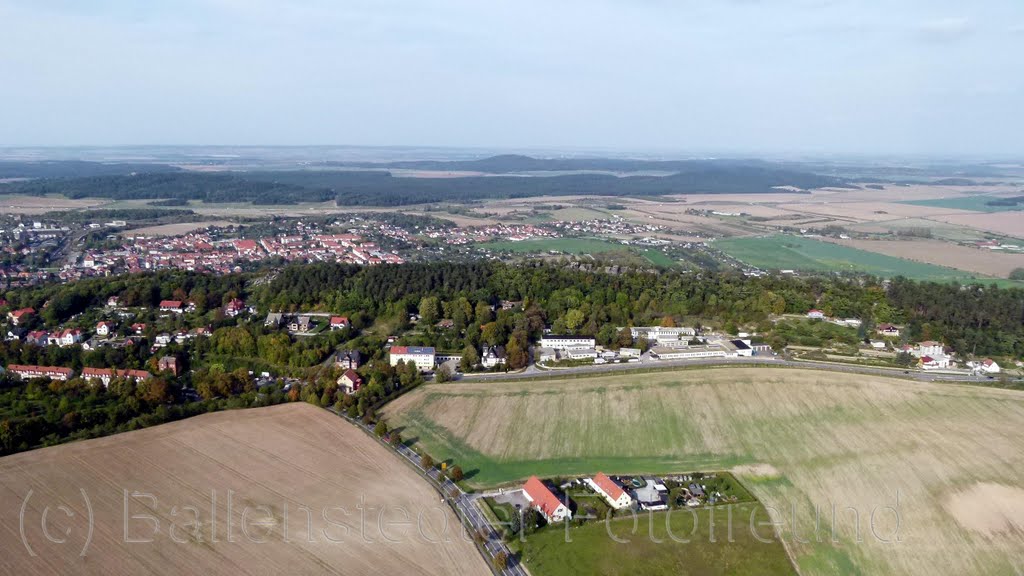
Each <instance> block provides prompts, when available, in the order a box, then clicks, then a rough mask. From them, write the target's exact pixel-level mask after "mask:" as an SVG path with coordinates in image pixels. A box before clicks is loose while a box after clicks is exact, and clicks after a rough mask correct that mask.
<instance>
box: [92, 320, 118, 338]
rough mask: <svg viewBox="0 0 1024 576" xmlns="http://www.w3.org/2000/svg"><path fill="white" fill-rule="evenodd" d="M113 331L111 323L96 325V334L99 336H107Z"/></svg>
mask: <svg viewBox="0 0 1024 576" xmlns="http://www.w3.org/2000/svg"><path fill="white" fill-rule="evenodd" d="M113 329H114V325H113V323H111V322H100V323H99V324H97V325H96V334H99V335H100V336H107V335H109V334H110V331H111V330H113Z"/></svg>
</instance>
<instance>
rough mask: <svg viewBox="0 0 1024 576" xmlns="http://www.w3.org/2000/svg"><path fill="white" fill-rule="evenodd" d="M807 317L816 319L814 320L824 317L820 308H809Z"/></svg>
mask: <svg viewBox="0 0 1024 576" xmlns="http://www.w3.org/2000/svg"><path fill="white" fill-rule="evenodd" d="M807 317H808V318H811V319H816V320H824V319H825V313H824V312H822V311H821V310H811V311H809V312H807Z"/></svg>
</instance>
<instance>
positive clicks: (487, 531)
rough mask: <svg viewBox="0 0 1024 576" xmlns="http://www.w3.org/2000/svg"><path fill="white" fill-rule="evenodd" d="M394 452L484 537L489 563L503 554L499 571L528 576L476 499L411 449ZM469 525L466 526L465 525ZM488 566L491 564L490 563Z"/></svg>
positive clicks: (366, 428)
mask: <svg viewBox="0 0 1024 576" xmlns="http://www.w3.org/2000/svg"><path fill="white" fill-rule="evenodd" d="M328 410H330V411H331V412H334V413H335V414H338V413H337V412H335V411H334V409H333V408H328ZM338 415H339V416H341V417H342V418H344V419H345V420H348V421H349V422H350V423H351V424H353V425H354V426H358V427H360V428H362V429H363V430H365V431H366V432H367V433H368V434H370V435H371V436H373V437H374V438H376V435H374V433H373V429H372V428H371V427H370V426H365V425H363V423H362V422H360V421H358V420H353V419H352V418H349V417H348V416H346V415H344V414H338ZM396 451H397V452H398V453H399V454H400V455H401V456H402V457H403V458H405V459H406V460H408V461H409V463H410V464H412V465H413V466H415V467H416V469H417V470H419V471H420V472H421V473H422V474H424V475H425V476H427V477H428V478H430V479H431V480H432V482H431V483H430V485H431V486H433V487H434V488H435V489H436V490H437V491H438V492H440V494H441V496H442V498H444V499H445V500H447V501H448V503H449V504H451V505H452V506H453V507H454V508H455V510H456V512H457V513H458V516H459V518H460V520H462V522H463V525H464V526H465V527H466V528H467V530H469V531H470V534H484V535H485V537H486V541H485V542H484V549H485V550H486V551H487V554H488V560H490V559H492V558H494V557H495V556H496V555H497V554H498V553H499V552H504V553H505V557H506V558H508V566H507V567H506V568H505V570H503V571H502V574H503V575H505V576H528V574H527V572H526V569H525V568H523V566H522V565H521V564H520V563H519V561H518V559H516V558H515V557H513V555H512V552H511V551H510V550H509V549H508V546H506V545H505V542H504V541H502V539H501V536H500V535H499V534H498V533H497V532H496V531H495V530H494V527H493V526H491V523H490V522H489V521H488V520H487V518H486V517H485V516H484V514H483V512H482V511H481V510H480V508H479V507H478V504H477V503H476V499H474V498H473V497H472V496H470V495H468V494H466V492H464V491H463V490H462V488H460V487H459V486H458V485H457V484H455V483H454V482H452V481H451V480H449V479H447V478H442V477H441V471H440V470H438V469H437V468H436V467H434V468H431V469H430V470H427V469H425V468H424V467H423V463H422V462H421V461H420V456H419V454H417V453H416V452H414V451H413V450H412V449H411V448H409V447H408V446H405V445H401V446H399V447H398V448H397V449H396ZM467 523H468V524H467ZM489 564H490V562H489Z"/></svg>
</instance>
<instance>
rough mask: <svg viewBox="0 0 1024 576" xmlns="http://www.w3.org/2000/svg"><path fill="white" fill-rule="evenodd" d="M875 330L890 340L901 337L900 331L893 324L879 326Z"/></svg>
mask: <svg viewBox="0 0 1024 576" xmlns="http://www.w3.org/2000/svg"><path fill="white" fill-rule="evenodd" d="M875 330H876V331H877V332H878V333H879V334H881V335H882V336H886V337H889V338H897V337H899V335H900V329H899V328H897V327H896V326H893V325H892V324H879V325H878V326H876V327H875Z"/></svg>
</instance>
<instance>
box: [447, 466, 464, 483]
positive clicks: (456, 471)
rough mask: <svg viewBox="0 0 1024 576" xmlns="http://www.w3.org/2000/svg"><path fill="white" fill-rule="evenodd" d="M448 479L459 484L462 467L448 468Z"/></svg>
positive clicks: (462, 476) (461, 477) (461, 476)
mask: <svg viewBox="0 0 1024 576" xmlns="http://www.w3.org/2000/svg"><path fill="white" fill-rule="evenodd" d="M448 477H449V478H451V479H452V482H460V481H461V480H462V479H463V478H464V475H463V473H462V467H461V466H458V465H456V466H452V467H451V468H449V469H448Z"/></svg>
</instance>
